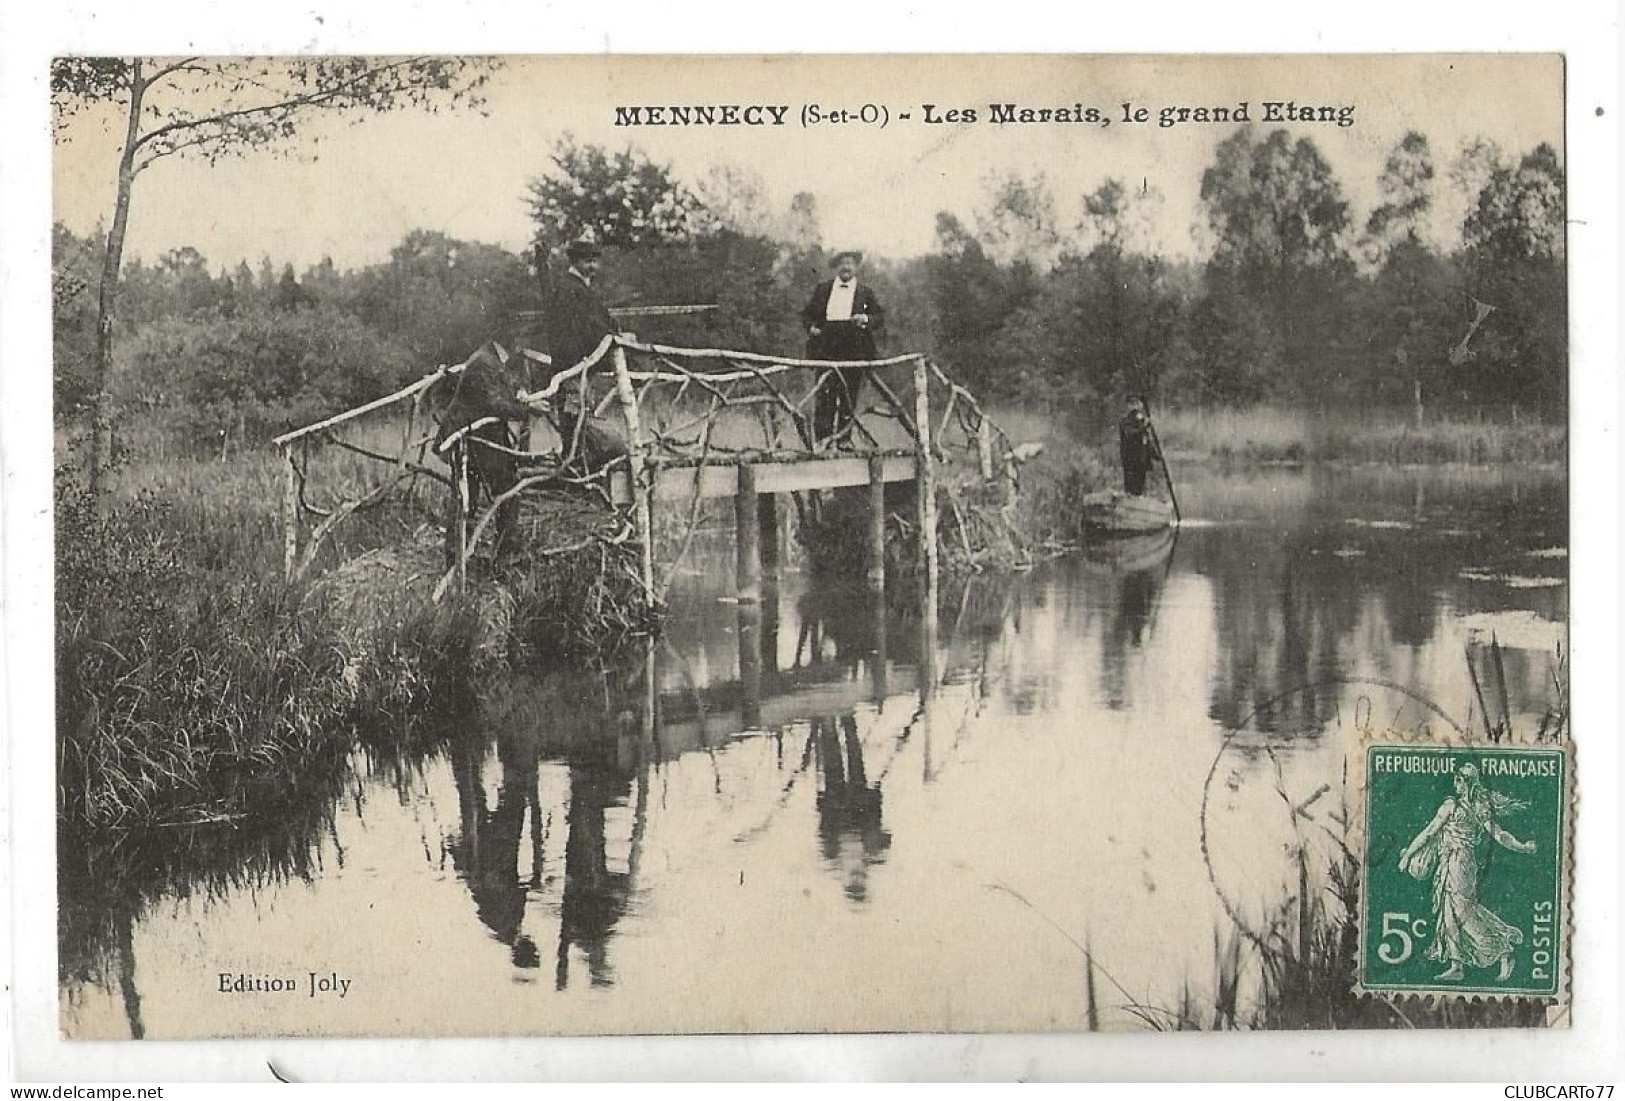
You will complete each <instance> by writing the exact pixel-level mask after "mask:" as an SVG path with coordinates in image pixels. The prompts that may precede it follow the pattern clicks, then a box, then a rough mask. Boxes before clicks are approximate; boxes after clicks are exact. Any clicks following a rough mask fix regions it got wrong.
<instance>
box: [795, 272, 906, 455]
mask: <svg viewBox="0 0 1625 1101" xmlns="http://www.w3.org/2000/svg"><path fill="white" fill-rule="evenodd" d="M862 263H863V254H862V253H861V252H856V251H853V250H851V249H848V250H846V251H844V252H837V253H836V254H835V256H834V257H833V259H831V261H830V264H831V266H833V267H834V269H835V278H834V279H826V280H824V282H822V283H820V284H818V286H816V287H814V288H813V293H812V297H811V298H810V299H808V300H807V305H806V307H805V308H803V309H802V311H801V324H802V327H803V328H805V329H806V330H807V358H808V359H832V360H860V359H877V358H879V355H878V353H877V352H876V350H875V336H876V334H878V333H879V332H880V331H881V329H883V328H884V327H885V324H886V311H885V310H884V309H882V308H881V305H880V299H879V298H877V297H876V296H875V292H874V290H873V289H872V288H871V287H869V286H868V285H867V284H865V283H860V282H858V267H859V265H861V264H862ZM864 371H865V368H862V367H832V368H830V369H829V370H827V371H825V372H823V373H822V374H821V375H820V376H819V379H818V398H817V404H816V405H815V406H814V408H813V439H814V441H815V442H816V443H818V444H821V443H826V442H830V441H834V442H835V443H836V444H837V445H839V446H846V445H847V433H848V432H849V431H850V430H851V428H852V425H853V422H854V421H855V419H856V416H857V406H858V391H859V390H860V389H862V387H863V376H864Z"/></svg>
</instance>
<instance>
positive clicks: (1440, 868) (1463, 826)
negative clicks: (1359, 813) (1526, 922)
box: [1399, 764, 1535, 982]
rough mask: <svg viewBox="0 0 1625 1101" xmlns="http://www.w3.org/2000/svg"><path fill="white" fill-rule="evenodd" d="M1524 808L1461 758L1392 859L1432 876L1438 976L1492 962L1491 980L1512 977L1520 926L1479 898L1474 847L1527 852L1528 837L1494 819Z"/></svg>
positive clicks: (1432, 952) (1416, 874)
mask: <svg viewBox="0 0 1625 1101" xmlns="http://www.w3.org/2000/svg"><path fill="white" fill-rule="evenodd" d="M1527 808H1528V804H1527V803H1524V802H1522V801H1521V800H1517V799H1514V798H1512V797H1511V796H1509V795H1504V794H1502V793H1501V792H1497V791H1490V790H1489V789H1488V788H1486V787H1485V786H1484V784H1483V781H1482V780H1480V779H1479V775H1478V767H1477V766H1476V765H1473V764H1465V765H1462V767H1461V768H1460V769H1459V770H1458V771H1457V772H1456V777H1455V793H1454V795H1451V796H1446V797H1445V800H1444V802H1443V803H1441V804H1440V805H1439V809H1438V811H1437V813H1435V814H1434V816H1433V820H1432V821H1431V822H1429V823H1428V824H1427V825H1426V826H1424V827H1423V828H1422V832H1421V833H1419V834H1417V835H1416V837H1415V839H1414V840H1412V841H1411V843H1410V844H1409V845H1407V846H1405V851H1404V852H1403V853H1401V854H1400V857H1399V866H1400V868H1401V869H1403V870H1404V872H1405V873H1406V874H1407V875H1409V876H1410V877H1411V878H1413V879H1426V878H1427V877H1428V876H1429V875H1431V876H1432V877H1433V928H1434V938H1433V943H1432V944H1430V945H1429V946H1428V950H1427V958H1428V959H1431V960H1441V961H1444V962H1446V963H1448V964H1449V967H1448V968H1446V970H1445V971H1444V972H1443V973H1442V974H1440V975H1439V978H1441V979H1459V978H1461V977H1462V968H1463V967H1464V966H1465V965H1467V964H1471V965H1472V966H1474V967H1494V966H1497V965H1498V966H1499V970H1498V971H1497V973H1496V978H1497V979H1498V980H1501V981H1503V982H1504V981H1505V980H1506V979H1508V978H1510V977H1511V975H1512V951H1513V949H1515V948H1516V947H1517V946H1518V945H1520V944H1522V943H1523V933H1522V932H1521V931H1520V930H1519V929H1517V928H1515V927H1514V926H1512V925H1509V924H1507V923H1506V922H1505V921H1503V920H1501V918H1500V917H1499V916H1497V915H1496V914H1494V913H1492V912H1491V911H1490V910H1489V909H1488V908H1487V907H1486V906H1484V905H1483V903H1481V902H1479V900H1478V881H1479V875H1480V873H1481V872H1482V871H1483V866H1482V862H1481V860H1480V858H1479V849H1480V847H1481V845H1482V843H1483V842H1484V841H1485V840H1493V841H1494V842H1495V843H1496V844H1498V845H1500V846H1501V847H1502V848H1505V849H1509V850H1510V851H1512V852H1515V853H1532V852H1534V851H1535V843H1534V842H1533V841H1519V840H1518V839H1517V838H1516V837H1513V836H1512V835H1511V834H1510V833H1508V832H1507V831H1506V830H1504V829H1502V828H1501V826H1500V824H1499V823H1498V822H1497V821H1496V816H1497V815H1499V814H1503V813H1506V812H1509V811H1518V810H1525V809H1527Z"/></svg>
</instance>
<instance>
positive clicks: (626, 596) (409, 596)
mask: <svg viewBox="0 0 1625 1101" xmlns="http://www.w3.org/2000/svg"><path fill="white" fill-rule="evenodd" d="M160 465H162V470H161V471H160V470H159V469H158V467H159V466H160ZM275 476H276V470H275V463H274V461H273V459H272V457H271V456H268V455H267V456H253V457H245V458H241V459H238V460H234V461H232V462H229V463H213V462H200V461H193V462H180V463H169V464H146V465H145V466H144V467H142V468H127V469H125V470H123V471H121V472H120V473H119V475H118V481H117V485H116V487H115V488H114V489H112V490H111V496H110V498H109V499H108V500H106V501H104V502H102V503H101V504H100V506H99V507H96V506H95V505H94V504H93V501H92V499H91V497H90V495H89V494H88V493H87V491H86V490H85V488H84V487H83V484H82V483H81V482H80V481H78V480H77V479H76V478H75V477H73V476H71V475H68V474H65V473H63V472H59V476H58V479H57V490H56V574H57V584H56V654H57V662H56V670H57V672H56V677H57V735H58V737H57V755H58V760H57V764H58V768H57V783H58V806H59V813H60V815H61V817H62V820H63V825H64V827H65V828H68V829H70V830H76V829H77V830H86V829H88V830H92V831H103V830H107V829H112V828H126V827H140V826H157V825H173V824H181V823H187V822H199V821H214V820H232V819H235V818H237V817H241V816H243V815H245V814H246V813H248V810H249V809H250V808H251V807H252V806H255V805H263V804H265V803H266V802H267V801H268V800H269V801H274V800H275V799H276V798H277V796H278V793H279V791H280V790H281V789H283V788H285V787H290V786H293V785H296V784H298V783H299V782H300V778H301V776H302V775H303V774H305V773H306V772H308V771H309V770H311V769H313V768H318V767H321V766H324V765H330V764H331V763H332V762H333V761H334V760H336V759H342V758H343V756H344V755H345V754H347V753H348V752H349V751H350V750H351V749H352V748H354V746H355V745H356V744H357V743H362V744H365V743H367V742H369V741H377V742H381V743H388V742H392V741H400V740H403V739H411V738H413V737H416V736H417V735H418V734H420V733H421V732H422V731H424V730H426V729H429V728H432V727H433V726H434V725H435V724H436V723H438V722H440V721H442V720H444V719H445V718H446V717H447V716H448V715H451V714H454V713H456V712H457V711H458V710H459V709H460V708H461V707H462V706H464V705H466V703H467V701H468V700H469V699H470V698H471V695H472V693H473V692H474V691H475V689H476V687H477V686H478V685H479V684H480V683H481V681H482V680H483V679H484V678H487V677H489V676H491V675H493V674H495V673H497V672H499V671H500V670H502V669H503V668H506V667H508V666H509V665H510V664H513V663H518V662H524V661H531V660H536V659H537V656H538V655H548V656H550V657H552V658H554V659H562V660H569V659H571V658H573V657H577V656H579V655H581V654H584V653H596V652H599V651H601V650H607V649H612V648H614V647H615V646H617V645H619V644H621V643H624V642H625V641H626V640H627V639H628V638H630V637H632V636H633V635H635V634H637V633H639V632H646V631H647V630H649V629H650V628H651V626H652V623H653V615H654V610H653V609H652V608H650V607H649V606H648V603H647V601H645V600H644V599H643V598H642V592H641V588H640V587H639V586H638V585H637V583H636V581H635V579H634V574H633V572H632V570H631V568H630V563H629V561H627V560H626V558H627V556H628V555H630V554H631V553H632V552H631V551H629V550H627V549H625V548H614V547H610V546H607V545H605V544H603V543H601V542H598V541H596V540H590V539H588V540H584V545H583V546H581V547H580V548H579V549H578V550H574V551H571V552H568V553H558V554H552V555H549V556H548V557H547V558H546V559H545V560H538V561H525V562H520V563H516V564H514V565H513V566H512V567H511V568H509V569H506V570H505V571H504V572H503V576H502V580H501V583H499V584H492V583H485V584H474V585H470V586H469V588H468V590H467V591H466V592H464V593H455V592H454V593H450V594H448V595H447V596H446V598H445V599H443V600H442V601H440V602H439V603H436V602H434V601H433V600H432V599H431V597H430V593H431V589H432V587H433V583H434V581H435V580H437V579H438V577H439V576H440V570H441V568H442V566H441V544H440V537H439V534H438V529H436V528H435V526H434V518H433V516H432V514H430V515H428V516H424V515H421V514H419V515H413V514H412V513H411V511H410V510H404V513H403V515H401V516H397V517H394V518H391V519H389V520H387V521H384V520H380V521H375V522H374V523H373V526H372V527H371V529H370V530H363V531H361V532H360V533H359V535H358V536H357V537H356V538H357V540H358V541H359V542H360V543H361V545H360V546H355V545H352V546H351V547H350V548H347V550H348V553H349V555H350V557H348V559H347V561H346V562H345V563H344V564H343V565H342V566H340V567H339V568H337V569H334V570H332V571H330V572H328V573H327V574H325V575H322V576H319V577H317V578H316V579H314V580H310V581H303V582H299V583H295V584H293V585H288V584H285V583H284V581H283V579H282V575H281V564H280V561H279V560H277V558H276V555H277V553H278V550H279V548H280V539H279V537H278V532H277V523H278V520H277V516H276V512H275V506H274V505H273V504H272V502H274V501H275V500H276V499H277V498H276V492H275V489H274V485H275ZM555 519H556V518H555ZM583 530H585V529H583ZM367 544H370V546H369V545H367Z"/></svg>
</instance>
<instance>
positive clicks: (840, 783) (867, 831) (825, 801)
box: [812, 714, 891, 902]
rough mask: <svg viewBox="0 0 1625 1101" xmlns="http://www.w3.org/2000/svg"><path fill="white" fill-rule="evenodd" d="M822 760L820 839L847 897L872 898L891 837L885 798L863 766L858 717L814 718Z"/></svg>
mask: <svg viewBox="0 0 1625 1101" xmlns="http://www.w3.org/2000/svg"><path fill="white" fill-rule="evenodd" d="M812 728H813V734H812V736H813V742H814V746H815V748H816V757H817V761H818V776H819V781H820V783H819V790H818V800H817V805H818V840H819V846H820V850H821V851H822V852H823V854H824V860H825V861H827V862H828V864H829V866H830V868H831V869H832V870H833V871H834V872H835V873H836V874H837V875H838V876H839V877H840V879H841V882H842V887H843V890H844V891H845V892H846V897H847V898H848V899H850V900H851V901H853V902H865V901H867V900H868V898H869V868H870V866H871V865H874V864H877V863H879V862H880V861H882V860H884V859H885V858H886V850H887V849H889V848H891V834H890V833H888V832H887V831H886V828H885V826H884V825H882V823H881V817H882V813H881V808H882V805H883V802H884V800H883V797H882V796H881V794H880V788H879V786H878V785H875V786H871V785H870V783H869V778H868V775H867V774H866V773H865V771H864V767H863V741H862V739H860V738H859V737H858V724H857V720H856V718H854V717H853V716H852V715H850V714H847V715H841V716H839V717H832V716H821V717H819V718H816V719H814V720H813V723H812Z"/></svg>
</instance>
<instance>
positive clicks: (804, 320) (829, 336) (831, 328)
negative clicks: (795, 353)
mask: <svg viewBox="0 0 1625 1101" xmlns="http://www.w3.org/2000/svg"><path fill="white" fill-rule="evenodd" d="M834 289H835V280H833V279H826V280H824V281H823V282H822V283H820V284H818V286H816V287H814V288H813V292H812V298H810V299H808V300H807V305H806V307H805V308H804V309H803V310H802V311H801V325H802V328H804V329H809V330H810V329H811V328H812V327H813V326H814V325H816V326H818V327H819V328H820V329H822V330H823V331H822V332H820V333H819V334H818V335H817V336H813V335H812V334H811V333H810V332H809V333H808V335H807V358H808V359H878V358H879V353H878V352H876V351H875V334H876V333H877V332H879V331H880V329H881V328H883V327H884V326H885V323H886V311H885V310H884V309H882V308H881V306H880V299H878V298H876V297H875V292H874V291H873V290H872V289H871V288H870V287H869V286H868V285H867V284H865V283H859V284H858V285H857V286H856V287H855V288H854V289H853V291H852V312H853V313H854V314H860V313H862V314H868V315H869V326H868V328H864V327H863V326H861V325H858V324H855V323H854V322H851V321H826V320H824V312H825V310H826V309H827V308H828V307H829V296H830V292H831V291H833V290H834Z"/></svg>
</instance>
